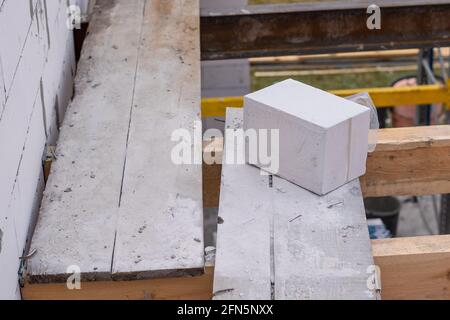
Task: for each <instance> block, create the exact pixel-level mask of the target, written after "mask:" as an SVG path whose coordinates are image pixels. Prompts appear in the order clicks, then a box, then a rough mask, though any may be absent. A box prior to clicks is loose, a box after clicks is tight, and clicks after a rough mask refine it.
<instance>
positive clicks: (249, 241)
mask: <svg viewBox="0 0 450 320" xmlns="http://www.w3.org/2000/svg"><path fill="white" fill-rule="evenodd" d="M241 127H242V110H237V109H231V108H230V109H228V110H227V125H226V128H227V129H230V128H234V129H239V128H241ZM222 176H223V180H222V189H221V195H220V206H219V226H218V233H217V256H216V265H215V274H214V297H215V299H373V298H375V292H371V290H370V289H369V288H368V286H367V279H368V274H367V270H368V268H369V266H371V265H373V258H372V253H371V246H370V241H369V234H368V229H367V223H366V218H365V211H364V205H363V201H362V194H361V189H360V186H359V182H358V181H357V180H356V181H353V182H351V183H349V184H347V185H345V186H343V187H341V188H339V189H338V190H336V191H334V192H331V193H330V194H328V195H326V196H323V197H320V196H317V195H315V194H313V193H311V192H309V191H307V190H305V189H303V188H300V187H298V186H296V185H294V184H291V183H289V182H287V181H286V180H283V179H281V178H278V177H269V176H264V175H261V174H260V170H259V169H257V168H255V167H252V166H249V165H231V164H223V169H222Z"/></svg>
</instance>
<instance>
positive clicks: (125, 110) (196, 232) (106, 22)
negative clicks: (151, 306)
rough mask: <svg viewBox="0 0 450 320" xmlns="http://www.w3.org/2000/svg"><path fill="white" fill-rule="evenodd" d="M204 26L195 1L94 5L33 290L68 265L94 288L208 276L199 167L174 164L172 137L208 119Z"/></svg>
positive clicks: (62, 274)
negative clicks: (203, 113) (203, 89)
mask: <svg viewBox="0 0 450 320" xmlns="http://www.w3.org/2000/svg"><path fill="white" fill-rule="evenodd" d="M198 25H199V9H198V1H197V0H185V1H183V0H170V1H149V0H138V1H125V0H116V1H107V0H100V1H99V2H98V6H97V7H96V11H95V13H94V15H93V18H92V21H91V25H90V34H89V36H88V37H87V39H86V42H85V45H84V49H83V53H82V58H81V63H80V66H79V71H78V75H77V79H76V95H75V98H74V101H73V102H72V104H71V106H70V108H69V110H68V113H67V117H66V119H65V121H64V125H63V128H62V130H61V136H60V140H59V144H58V148H57V152H56V156H57V160H56V161H54V162H53V165H52V169H51V174H50V177H49V181H48V184H47V190H46V192H45V197H44V201H43V205H42V208H41V212H40V218H39V222H38V225H37V229H36V232H35V234H34V238H33V243H32V245H31V247H32V248H33V249H34V248H36V249H37V254H36V255H35V256H33V258H32V259H31V260H30V261H29V265H28V272H29V275H28V280H29V281H30V282H31V283H34V282H44V283H48V282H50V283H55V282H65V281H66V279H67V277H68V275H69V274H67V268H68V267H69V266H72V265H75V266H79V267H80V269H81V273H82V279H83V280H92V281H101V280H103V281H105V280H111V279H112V278H114V279H115V280H120V279H127V280H131V279H144V278H145V279H147V278H154V277H175V276H183V275H188V276H191V275H199V274H201V273H203V271H204V269H203V268H204V263H203V224H202V220H203V213H202V191H201V179H202V176H201V175H202V173H201V167H200V165H197V166H193V165H183V166H176V165H175V164H173V163H172V161H171V149H172V147H174V146H175V145H176V143H174V142H172V141H171V134H172V132H173V130H175V129H180V128H181V129H186V130H187V132H188V133H189V134H192V132H193V125H194V121H195V120H199V117H200V48H199V29H198ZM200 130H201V129H200ZM200 148H201V147H200Z"/></svg>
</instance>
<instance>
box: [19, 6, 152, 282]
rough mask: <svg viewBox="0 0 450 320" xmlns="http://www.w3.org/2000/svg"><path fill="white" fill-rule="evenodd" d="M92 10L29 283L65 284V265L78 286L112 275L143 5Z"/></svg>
mask: <svg viewBox="0 0 450 320" xmlns="http://www.w3.org/2000/svg"><path fill="white" fill-rule="evenodd" d="M98 5H99V6H98V8H97V10H96V13H95V15H94V19H93V20H92V23H91V27H90V34H89V36H88V37H87V39H86V42H85V46H84V50H83V53H82V58H81V62H80V64H79V67H78V74H77V77H76V80H75V83H76V95H75V98H74V100H73V102H72V103H71V104H70V106H69V108H68V111H67V113H66V118H65V120H64V124H63V126H62V128H61V132H60V138H59V143H58V148H57V151H56V157H57V159H56V160H55V161H54V163H53V165H52V169H51V174H50V177H49V180H48V183H47V187H46V190H45V193H44V198H43V201H42V206H41V210H40V214H39V219H38V222H37V226H36V230H35V233H34V236H33V240H32V245H31V247H32V248H33V249H36V250H37V253H36V254H35V255H34V256H33V258H32V259H31V260H30V261H29V262H28V279H29V281H31V282H59V281H65V279H66V278H67V268H68V267H69V266H71V265H76V266H78V267H79V268H80V269H81V273H82V277H83V279H90V280H97V279H107V278H109V275H110V272H111V258H112V256H113V248H114V236H115V227H116V219H117V209H118V201H119V195H120V186H121V180H122V170H123V165H124V164H123V162H124V159H125V146H126V137H127V130H128V122H129V117H128V115H129V110H130V107H131V102H132V96H133V88H134V78H135V74H136V61H137V54H138V51H137V47H138V43H139V37H140V35H139V29H140V27H141V25H142V10H143V7H144V2H143V1H115V2H114V3H112V2H110V1H107V0H101V1H99V2H98ZM113 45H114V46H118V47H119V48H120V50H114V49H113V48H112V47H111V46H113Z"/></svg>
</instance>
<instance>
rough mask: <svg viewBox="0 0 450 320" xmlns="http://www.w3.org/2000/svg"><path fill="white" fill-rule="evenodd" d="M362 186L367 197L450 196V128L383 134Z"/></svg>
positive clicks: (386, 132)
mask: <svg viewBox="0 0 450 320" xmlns="http://www.w3.org/2000/svg"><path fill="white" fill-rule="evenodd" d="M361 185H362V189H363V193H364V195H365V196H366V197H376V196H386V195H427V194H440V193H448V192H450V126H449V125H445V126H431V127H412V128H395V129H383V130H380V131H379V136H378V144H377V148H376V150H375V152H374V153H371V154H369V157H368V159H367V172H366V174H365V175H364V176H363V177H361Z"/></svg>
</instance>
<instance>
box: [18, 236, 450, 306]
mask: <svg viewBox="0 0 450 320" xmlns="http://www.w3.org/2000/svg"><path fill="white" fill-rule="evenodd" d="M372 254H373V257H374V260H375V264H376V265H378V266H379V267H380V269H381V281H382V290H381V295H382V298H383V299H385V300H389V299H450V236H428V237H413V238H395V239H385V240H373V241H372ZM213 277H214V267H213V266H209V267H206V268H205V274H204V275H202V276H197V277H191V278H169V279H153V280H137V281H107V282H101V281H99V282H83V283H82V285H81V290H68V289H67V287H66V285H65V284H64V283H59V284H28V283H27V284H26V285H25V287H24V288H22V297H23V299H25V300H82V299H86V300H90V299H91V300H102V299H112V300H131V299H137V300H145V299H155V300H156V299H162V300H164V299H202V300H203V299H205V300H206V299H211V297H212V293H213Z"/></svg>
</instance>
